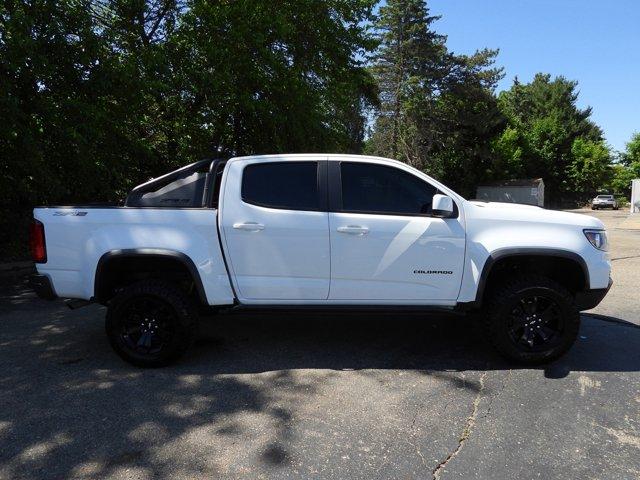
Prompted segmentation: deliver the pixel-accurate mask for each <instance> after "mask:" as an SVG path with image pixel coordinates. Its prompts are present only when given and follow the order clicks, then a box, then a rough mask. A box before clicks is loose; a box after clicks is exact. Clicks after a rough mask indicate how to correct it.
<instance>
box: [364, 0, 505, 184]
mask: <svg viewBox="0 0 640 480" xmlns="http://www.w3.org/2000/svg"><path fill="white" fill-rule="evenodd" d="M437 18H438V17H433V16H430V15H429V11H428V8H427V7H426V5H425V3H424V2H423V1H420V0H389V1H388V2H387V3H386V5H385V6H383V7H381V8H380V16H379V19H378V21H377V23H376V27H377V30H378V35H379V40H380V47H379V48H378V50H377V52H376V54H375V55H374V58H373V68H372V71H373V74H374V76H375V78H376V80H377V82H378V88H379V90H380V102H381V105H380V108H379V110H378V112H377V113H378V116H377V118H376V121H375V125H374V128H373V132H372V135H371V138H370V139H369V142H368V144H367V151H368V152H370V153H373V154H376V155H382V156H387V157H391V158H396V159H399V160H402V161H404V162H406V163H408V164H410V165H413V166H415V167H417V168H420V169H422V170H424V171H426V172H427V173H429V174H431V175H433V176H434V177H436V178H439V179H440V180H442V181H444V182H446V183H448V184H449V185H451V186H452V187H453V188H456V189H458V190H459V191H461V192H462V193H463V194H464V193H466V194H472V193H473V192H474V191H475V186H476V185H477V184H478V183H479V182H480V181H481V180H482V179H483V178H484V177H485V176H486V175H485V174H486V171H487V169H488V167H489V165H490V163H491V148H490V141H491V139H492V138H493V137H495V136H496V135H497V134H498V133H499V132H500V131H501V129H502V128H503V126H504V119H503V116H502V114H501V113H500V111H499V109H498V105H497V102H496V99H495V96H494V95H493V89H494V88H495V85H496V83H497V82H498V80H499V79H500V78H501V76H502V70H501V69H497V68H493V62H494V59H495V56H496V54H497V52H496V51H493V50H480V51H478V52H476V53H475V54H474V55H471V56H462V55H454V54H453V53H451V52H449V51H448V50H447V47H446V45H445V37H444V36H442V35H439V34H437V33H436V32H435V31H434V30H433V29H432V24H433V23H434V22H435V21H436V20H437ZM462 170H464V175H460V172H461V171H462Z"/></svg>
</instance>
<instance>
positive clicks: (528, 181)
mask: <svg viewBox="0 0 640 480" xmlns="http://www.w3.org/2000/svg"><path fill="white" fill-rule="evenodd" d="M541 184H542V185H544V182H543V181H542V179H541V178H516V179H513V180H502V181H499V182H493V183H487V184H485V185H479V187H538V186H540V185H541Z"/></svg>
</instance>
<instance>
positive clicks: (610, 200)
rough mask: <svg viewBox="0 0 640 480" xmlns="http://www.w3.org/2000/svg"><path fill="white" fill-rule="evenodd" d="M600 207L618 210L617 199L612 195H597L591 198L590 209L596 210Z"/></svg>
mask: <svg viewBox="0 0 640 480" xmlns="http://www.w3.org/2000/svg"><path fill="white" fill-rule="evenodd" d="M600 208H612V209H613V210H618V201H617V200H616V198H615V197H614V196H613V195H598V196H597V197H596V198H594V199H593V200H591V210H598V209H600Z"/></svg>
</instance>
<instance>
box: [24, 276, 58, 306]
mask: <svg viewBox="0 0 640 480" xmlns="http://www.w3.org/2000/svg"><path fill="white" fill-rule="evenodd" d="M29 286H30V287H31V288H33V290H35V292H36V294H37V295H38V296H39V297H40V298H44V299H45V300H53V299H54V298H57V297H58V296H57V295H56V292H55V290H54V289H53V285H51V280H50V279H49V277H48V276H46V275H42V274H40V273H34V274H33V275H31V276H30V277H29Z"/></svg>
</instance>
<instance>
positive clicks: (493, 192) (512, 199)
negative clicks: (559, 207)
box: [476, 178, 544, 207]
mask: <svg viewBox="0 0 640 480" xmlns="http://www.w3.org/2000/svg"><path fill="white" fill-rule="evenodd" d="M476 199H478V200H485V201H488V202H507V203H524V204H527V205H537V206H539V207H543V206H544V182H543V181H542V179H541V178H527V179H518V180H505V181H503V182H498V183H494V184H490V185H480V186H479V187H478V189H477V190H476Z"/></svg>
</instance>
